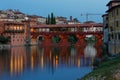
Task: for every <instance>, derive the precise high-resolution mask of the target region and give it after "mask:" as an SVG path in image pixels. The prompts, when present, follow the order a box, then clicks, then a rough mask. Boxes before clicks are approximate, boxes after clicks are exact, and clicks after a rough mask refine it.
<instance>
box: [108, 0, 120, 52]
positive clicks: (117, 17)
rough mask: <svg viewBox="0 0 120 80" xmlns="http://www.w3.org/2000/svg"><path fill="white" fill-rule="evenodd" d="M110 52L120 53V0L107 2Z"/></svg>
mask: <svg viewBox="0 0 120 80" xmlns="http://www.w3.org/2000/svg"><path fill="white" fill-rule="evenodd" d="M107 7H108V10H107V14H108V33H109V34H108V35H109V36H108V37H109V39H110V40H109V43H108V45H109V53H111V54H117V53H120V0H111V1H110V2H109V3H108V4H107Z"/></svg>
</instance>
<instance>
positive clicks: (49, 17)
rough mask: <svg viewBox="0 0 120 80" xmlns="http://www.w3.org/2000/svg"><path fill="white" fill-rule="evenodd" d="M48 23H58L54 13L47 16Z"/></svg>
mask: <svg viewBox="0 0 120 80" xmlns="http://www.w3.org/2000/svg"><path fill="white" fill-rule="evenodd" d="M46 24H56V19H55V16H54V14H53V13H51V16H50V15H48V17H47V18H46Z"/></svg>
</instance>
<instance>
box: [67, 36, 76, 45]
mask: <svg viewBox="0 0 120 80" xmlns="http://www.w3.org/2000/svg"><path fill="white" fill-rule="evenodd" d="M68 41H69V42H70V43H71V44H75V43H76V42H77V38H76V36H75V35H70V36H69V37H68Z"/></svg>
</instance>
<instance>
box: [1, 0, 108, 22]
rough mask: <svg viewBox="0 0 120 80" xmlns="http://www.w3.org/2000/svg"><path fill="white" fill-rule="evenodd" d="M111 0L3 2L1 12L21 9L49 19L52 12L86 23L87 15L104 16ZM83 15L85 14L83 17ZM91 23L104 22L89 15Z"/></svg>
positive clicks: (21, 0) (9, 0)
mask: <svg viewBox="0 0 120 80" xmlns="http://www.w3.org/2000/svg"><path fill="white" fill-rule="evenodd" d="M109 1H110V0H1V1H0V10H6V9H19V10H20V11H21V12H23V13H25V14H30V15H34V14H35V15H39V16H44V17H47V16H48V14H51V12H53V13H54V15H55V16H63V17H66V18H68V19H69V16H73V18H77V19H78V20H79V21H80V22H84V21H86V15H85V14H87V13H92V14H104V13H105V11H106V10H107V7H106V4H107V3H108V2H109ZM81 14H83V15H82V16H81ZM88 20H89V21H95V22H102V17H101V15H89V16H88Z"/></svg>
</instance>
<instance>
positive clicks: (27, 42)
mask: <svg viewBox="0 0 120 80" xmlns="http://www.w3.org/2000/svg"><path fill="white" fill-rule="evenodd" d="M25 20H26V22H27V23H26V25H27V28H26V29H27V39H26V44H27V45H31V44H30V43H31V37H30V36H31V35H30V19H29V18H28V17H25Z"/></svg>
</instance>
